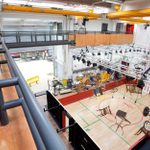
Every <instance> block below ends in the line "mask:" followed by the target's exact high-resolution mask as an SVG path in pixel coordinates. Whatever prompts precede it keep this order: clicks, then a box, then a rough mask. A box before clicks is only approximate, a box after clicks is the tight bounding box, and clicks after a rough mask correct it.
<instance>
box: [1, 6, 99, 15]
mask: <svg viewBox="0 0 150 150" xmlns="http://www.w3.org/2000/svg"><path fill="white" fill-rule="evenodd" d="M3 10H4V11H17V12H34V13H47V14H58V15H67V16H82V17H90V18H101V14H94V13H89V12H79V11H70V10H59V9H50V8H39V7H29V6H19V5H3Z"/></svg>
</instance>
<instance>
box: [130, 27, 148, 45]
mask: <svg viewBox="0 0 150 150" xmlns="http://www.w3.org/2000/svg"><path fill="white" fill-rule="evenodd" d="M133 41H134V43H135V44H136V45H139V46H142V47H146V48H150V27H148V28H147V29H146V30H145V29H144V24H138V25H135V28H134V40H133Z"/></svg>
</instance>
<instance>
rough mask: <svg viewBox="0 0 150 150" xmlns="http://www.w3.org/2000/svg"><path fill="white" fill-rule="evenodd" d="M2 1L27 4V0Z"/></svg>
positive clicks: (4, 0)
mask: <svg viewBox="0 0 150 150" xmlns="http://www.w3.org/2000/svg"><path fill="white" fill-rule="evenodd" d="M3 3H8V4H22V5H25V4H27V1H24V0H3Z"/></svg>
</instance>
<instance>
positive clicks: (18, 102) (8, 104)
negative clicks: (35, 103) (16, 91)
mask: <svg viewBox="0 0 150 150" xmlns="http://www.w3.org/2000/svg"><path fill="white" fill-rule="evenodd" d="M22 101H23V98H19V99H17V100H11V101H9V102H5V103H4V105H3V106H2V109H10V108H14V107H17V106H21V104H22Z"/></svg>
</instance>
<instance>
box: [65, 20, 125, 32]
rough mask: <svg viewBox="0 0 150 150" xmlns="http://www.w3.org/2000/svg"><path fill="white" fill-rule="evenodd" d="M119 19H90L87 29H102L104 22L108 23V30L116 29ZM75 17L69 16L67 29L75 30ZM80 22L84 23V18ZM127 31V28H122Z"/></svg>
mask: <svg viewBox="0 0 150 150" xmlns="http://www.w3.org/2000/svg"><path fill="white" fill-rule="evenodd" d="M117 22H119V21H114V20H108V19H98V20H89V21H87V22H86V31H101V28H102V23H108V31H116V24H117ZM74 23H75V19H73V18H69V19H68V20H67V24H68V25H67V29H68V30H72V31H73V30H74V29H75V28H74ZM79 24H82V20H80V21H79ZM122 31H123V32H124V31H125V28H123V30H122Z"/></svg>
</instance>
